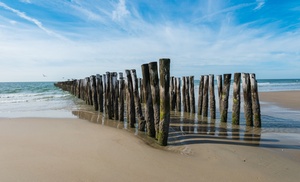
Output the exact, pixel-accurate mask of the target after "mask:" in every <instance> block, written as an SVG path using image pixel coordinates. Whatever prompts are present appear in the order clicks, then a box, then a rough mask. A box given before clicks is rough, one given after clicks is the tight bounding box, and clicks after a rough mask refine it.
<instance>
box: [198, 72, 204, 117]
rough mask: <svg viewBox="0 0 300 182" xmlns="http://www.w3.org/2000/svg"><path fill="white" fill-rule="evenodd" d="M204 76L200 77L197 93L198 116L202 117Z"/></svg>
mask: <svg viewBox="0 0 300 182" xmlns="http://www.w3.org/2000/svg"><path fill="white" fill-rule="evenodd" d="M203 87H204V76H203V75H201V76H200V82H199V91H198V115H202V105H203Z"/></svg>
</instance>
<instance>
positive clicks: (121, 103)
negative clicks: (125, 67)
mask: <svg viewBox="0 0 300 182" xmlns="http://www.w3.org/2000/svg"><path fill="white" fill-rule="evenodd" d="M119 82H120V83H119V86H120V90H119V107H120V109H119V120H120V121H124V100H125V81H124V77H123V73H122V72H120V73H119Z"/></svg>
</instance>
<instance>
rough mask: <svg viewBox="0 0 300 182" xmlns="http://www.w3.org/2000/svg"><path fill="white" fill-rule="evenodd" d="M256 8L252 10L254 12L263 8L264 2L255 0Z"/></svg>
mask: <svg viewBox="0 0 300 182" xmlns="http://www.w3.org/2000/svg"><path fill="white" fill-rule="evenodd" d="M256 3H257V5H256V7H255V8H254V10H260V9H261V8H263V7H264V5H265V3H266V0H256Z"/></svg>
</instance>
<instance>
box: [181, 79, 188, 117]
mask: <svg viewBox="0 0 300 182" xmlns="http://www.w3.org/2000/svg"><path fill="white" fill-rule="evenodd" d="M185 79H186V77H185V76H183V77H182V105H183V111H184V112H187V107H186V96H185V95H186V93H185V91H186V88H185V87H186V81H185Z"/></svg>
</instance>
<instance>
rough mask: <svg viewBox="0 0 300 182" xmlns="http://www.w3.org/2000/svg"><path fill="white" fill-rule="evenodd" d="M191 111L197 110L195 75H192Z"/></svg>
mask: <svg viewBox="0 0 300 182" xmlns="http://www.w3.org/2000/svg"><path fill="white" fill-rule="evenodd" d="M189 79H190V112H191V113H193V114H194V113H195V112H196V104H195V86H194V76H190V77H189Z"/></svg>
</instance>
